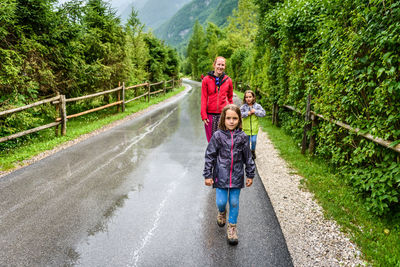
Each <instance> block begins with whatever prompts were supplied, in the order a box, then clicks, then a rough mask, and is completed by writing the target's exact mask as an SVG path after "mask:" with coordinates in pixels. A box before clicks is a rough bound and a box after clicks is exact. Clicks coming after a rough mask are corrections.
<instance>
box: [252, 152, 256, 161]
mask: <svg viewBox="0 0 400 267" xmlns="http://www.w3.org/2000/svg"><path fill="white" fill-rule="evenodd" d="M251 155H252V156H253V159H256V151H255V150H252V151H251Z"/></svg>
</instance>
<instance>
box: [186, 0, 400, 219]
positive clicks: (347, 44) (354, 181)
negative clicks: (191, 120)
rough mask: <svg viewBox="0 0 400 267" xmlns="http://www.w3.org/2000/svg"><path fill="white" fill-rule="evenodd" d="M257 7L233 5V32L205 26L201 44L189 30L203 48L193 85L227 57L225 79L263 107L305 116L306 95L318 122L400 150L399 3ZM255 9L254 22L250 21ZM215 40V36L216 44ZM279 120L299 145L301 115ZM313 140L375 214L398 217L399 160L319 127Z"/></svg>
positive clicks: (282, 0) (269, 2)
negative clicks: (255, 93)
mask: <svg viewBox="0 0 400 267" xmlns="http://www.w3.org/2000/svg"><path fill="white" fill-rule="evenodd" d="M254 3H255V4H256V5H257V7H254ZM254 3H253V2H251V1H247V0H246V1H245V0H242V1H239V8H238V10H237V11H235V13H234V14H233V16H232V18H231V20H230V23H229V25H228V26H227V27H224V28H222V29H219V28H218V27H217V28H218V30H216V29H215V27H211V28H210V27H207V28H206V29H205V36H206V38H203V39H202V38H198V37H197V35H198V34H199V33H200V31H198V30H197V31H196V32H194V33H193V34H192V37H191V41H190V43H193V42H194V40H203V44H198V45H197V46H196V47H197V49H199V48H200V47H205V51H203V52H199V51H197V50H196V49H195V50H193V49H192V48H191V47H190V46H189V47H188V63H190V64H188V65H189V66H190V68H187V69H186V71H189V72H190V73H192V75H193V77H194V78H197V77H198V74H199V73H204V72H206V71H208V70H209V69H211V68H210V67H211V66H210V65H209V64H210V62H212V59H213V58H214V57H215V55H216V54H218V55H222V56H225V57H226V58H227V59H228V61H227V65H228V67H227V73H228V74H229V75H231V76H232V77H233V79H234V81H235V80H236V81H241V82H245V83H248V84H250V85H251V87H252V88H257V89H258V90H260V91H262V92H263V93H264V94H265V95H267V97H266V98H264V99H263V100H262V102H263V103H264V104H265V105H266V108H267V109H270V107H271V106H272V104H273V103H278V104H279V105H282V104H288V105H291V106H295V107H296V108H298V109H300V110H303V111H305V106H306V99H307V96H308V95H311V96H312V102H311V104H312V110H313V111H315V112H317V113H319V114H322V115H323V116H324V117H326V118H332V119H335V120H338V121H341V122H344V123H346V124H349V125H350V126H352V127H353V128H359V129H360V130H361V132H362V133H369V134H371V135H373V136H374V137H378V138H382V139H385V140H389V141H392V142H393V145H396V144H399V143H400V112H399V111H400V70H399V63H400V56H399V55H400V53H399V52H400V51H399V50H400V35H399V34H398V32H399V30H400V26H399V25H400V24H399V21H400V3H398V1H393V0H389V1H381V0H374V1H372V0H371V1H365V0H364V1H363V0H355V1H353V0H352V1H350V0H346V1H338V0H333V1H311V0H254ZM254 10H258V18H254V17H253V18H252V17H250V16H249V14H252V13H251V11H254ZM246 12H247V13H246ZM255 21H257V23H254V22H255ZM255 24H257V25H255ZM246 25H247V26H246ZM257 28H258V32H257V33H255V32H254V29H257ZM216 32H218V33H220V34H219V35H218V38H213V36H215V35H214V33H216ZM209 37H210V38H209ZM194 51H195V52H194ZM210 51H212V52H213V53H210ZM195 53H197V54H195ZM196 57H197V61H196V60H194V58H196ZM202 62H206V63H207V64H204V63H202ZM207 66H208V68H207ZM279 116H280V123H281V125H282V126H283V127H284V129H286V130H287V131H288V132H290V133H291V135H292V136H293V137H294V138H295V139H296V140H297V141H298V143H300V142H301V138H302V131H303V126H304V123H305V122H304V117H303V116H298V115H296V114H295V113H293V112H291V111H285V110H284V109H280V114H279ZM313 133H314V134H315V135H316V136H317V148H316V155H317V156H319V157H322V158H325V159H328V160H329V161H330V163H331V164H332V166H334V167H335V168H336V169H337V171H338V174H339V175H341V177H342V179H344V180H345V181H346V182H347V183H348V184H349V185H351V186H352V187H353V188H354V191H355V193H359V194H360V195H362V196H363V197H364V199H365V201H366V205H367V207H368V208H369V209H370V211H371V212H373V213H375V214H378V215H384V214H387V215H389V214H390V215H389V216H391V215H394V214H399V208H398V203H399V197H400V190H399V187H400V164H399V163H400V157H399V154H398V153H396V152H394V151H392V150H390V149H388V148H385V147H382V146H380V145H378V144H375V143H373V142H371V141H369V140H366V139H365V138H363V137H361V136H359V135H357V134H355V133H351V132H349V131H348V130H346V129H343V128H340V127H338V126H335V125H334V124H332V123H329V122H326V121H322V120H320V121H319V125H318V127H317V128H316V129H315V130H314V132H313ZM396 216H398V215H396Z"/></svg>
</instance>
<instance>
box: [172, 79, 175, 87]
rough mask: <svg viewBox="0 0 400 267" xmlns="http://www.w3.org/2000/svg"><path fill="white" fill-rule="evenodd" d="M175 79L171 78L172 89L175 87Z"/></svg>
mask: <svg viewBox="0 0 400 267" xmlns="http://www.w3.org/2000/svg"><path fill="white" fill-rule="evenodd" d="M174 79H175V78H174V77H173V78H172V89H174V87H175V80H174Z"/></svg>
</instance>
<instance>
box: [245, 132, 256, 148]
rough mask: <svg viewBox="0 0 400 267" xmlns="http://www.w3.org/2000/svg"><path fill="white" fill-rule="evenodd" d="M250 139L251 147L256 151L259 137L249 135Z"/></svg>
mask: <svg viewBox="0 0 400 267" xmlns="http://www.w3.org/2000/svg"><path fill="white" fill-rule="evenodd" d="M247 137H248V139H249V146H250V149H251V150H256V144H257V135H248V136H247Z"/></svg>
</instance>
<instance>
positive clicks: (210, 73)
mask: <svg viewBox="0 0 400 267" xmlns="http://www.w3.org/2000/svg"><path fill="white" fill-rule="evenodd" d="M207 75H208V76H211V77H213V78H214V79H215V78H218V77H217V76H215V74H214V71H210V72H208V73H207ZM225 75H226V73H225V72H222V75H221V76H220V77H219V78H221V79H223V78H224V77H225Z"/></svg>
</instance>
